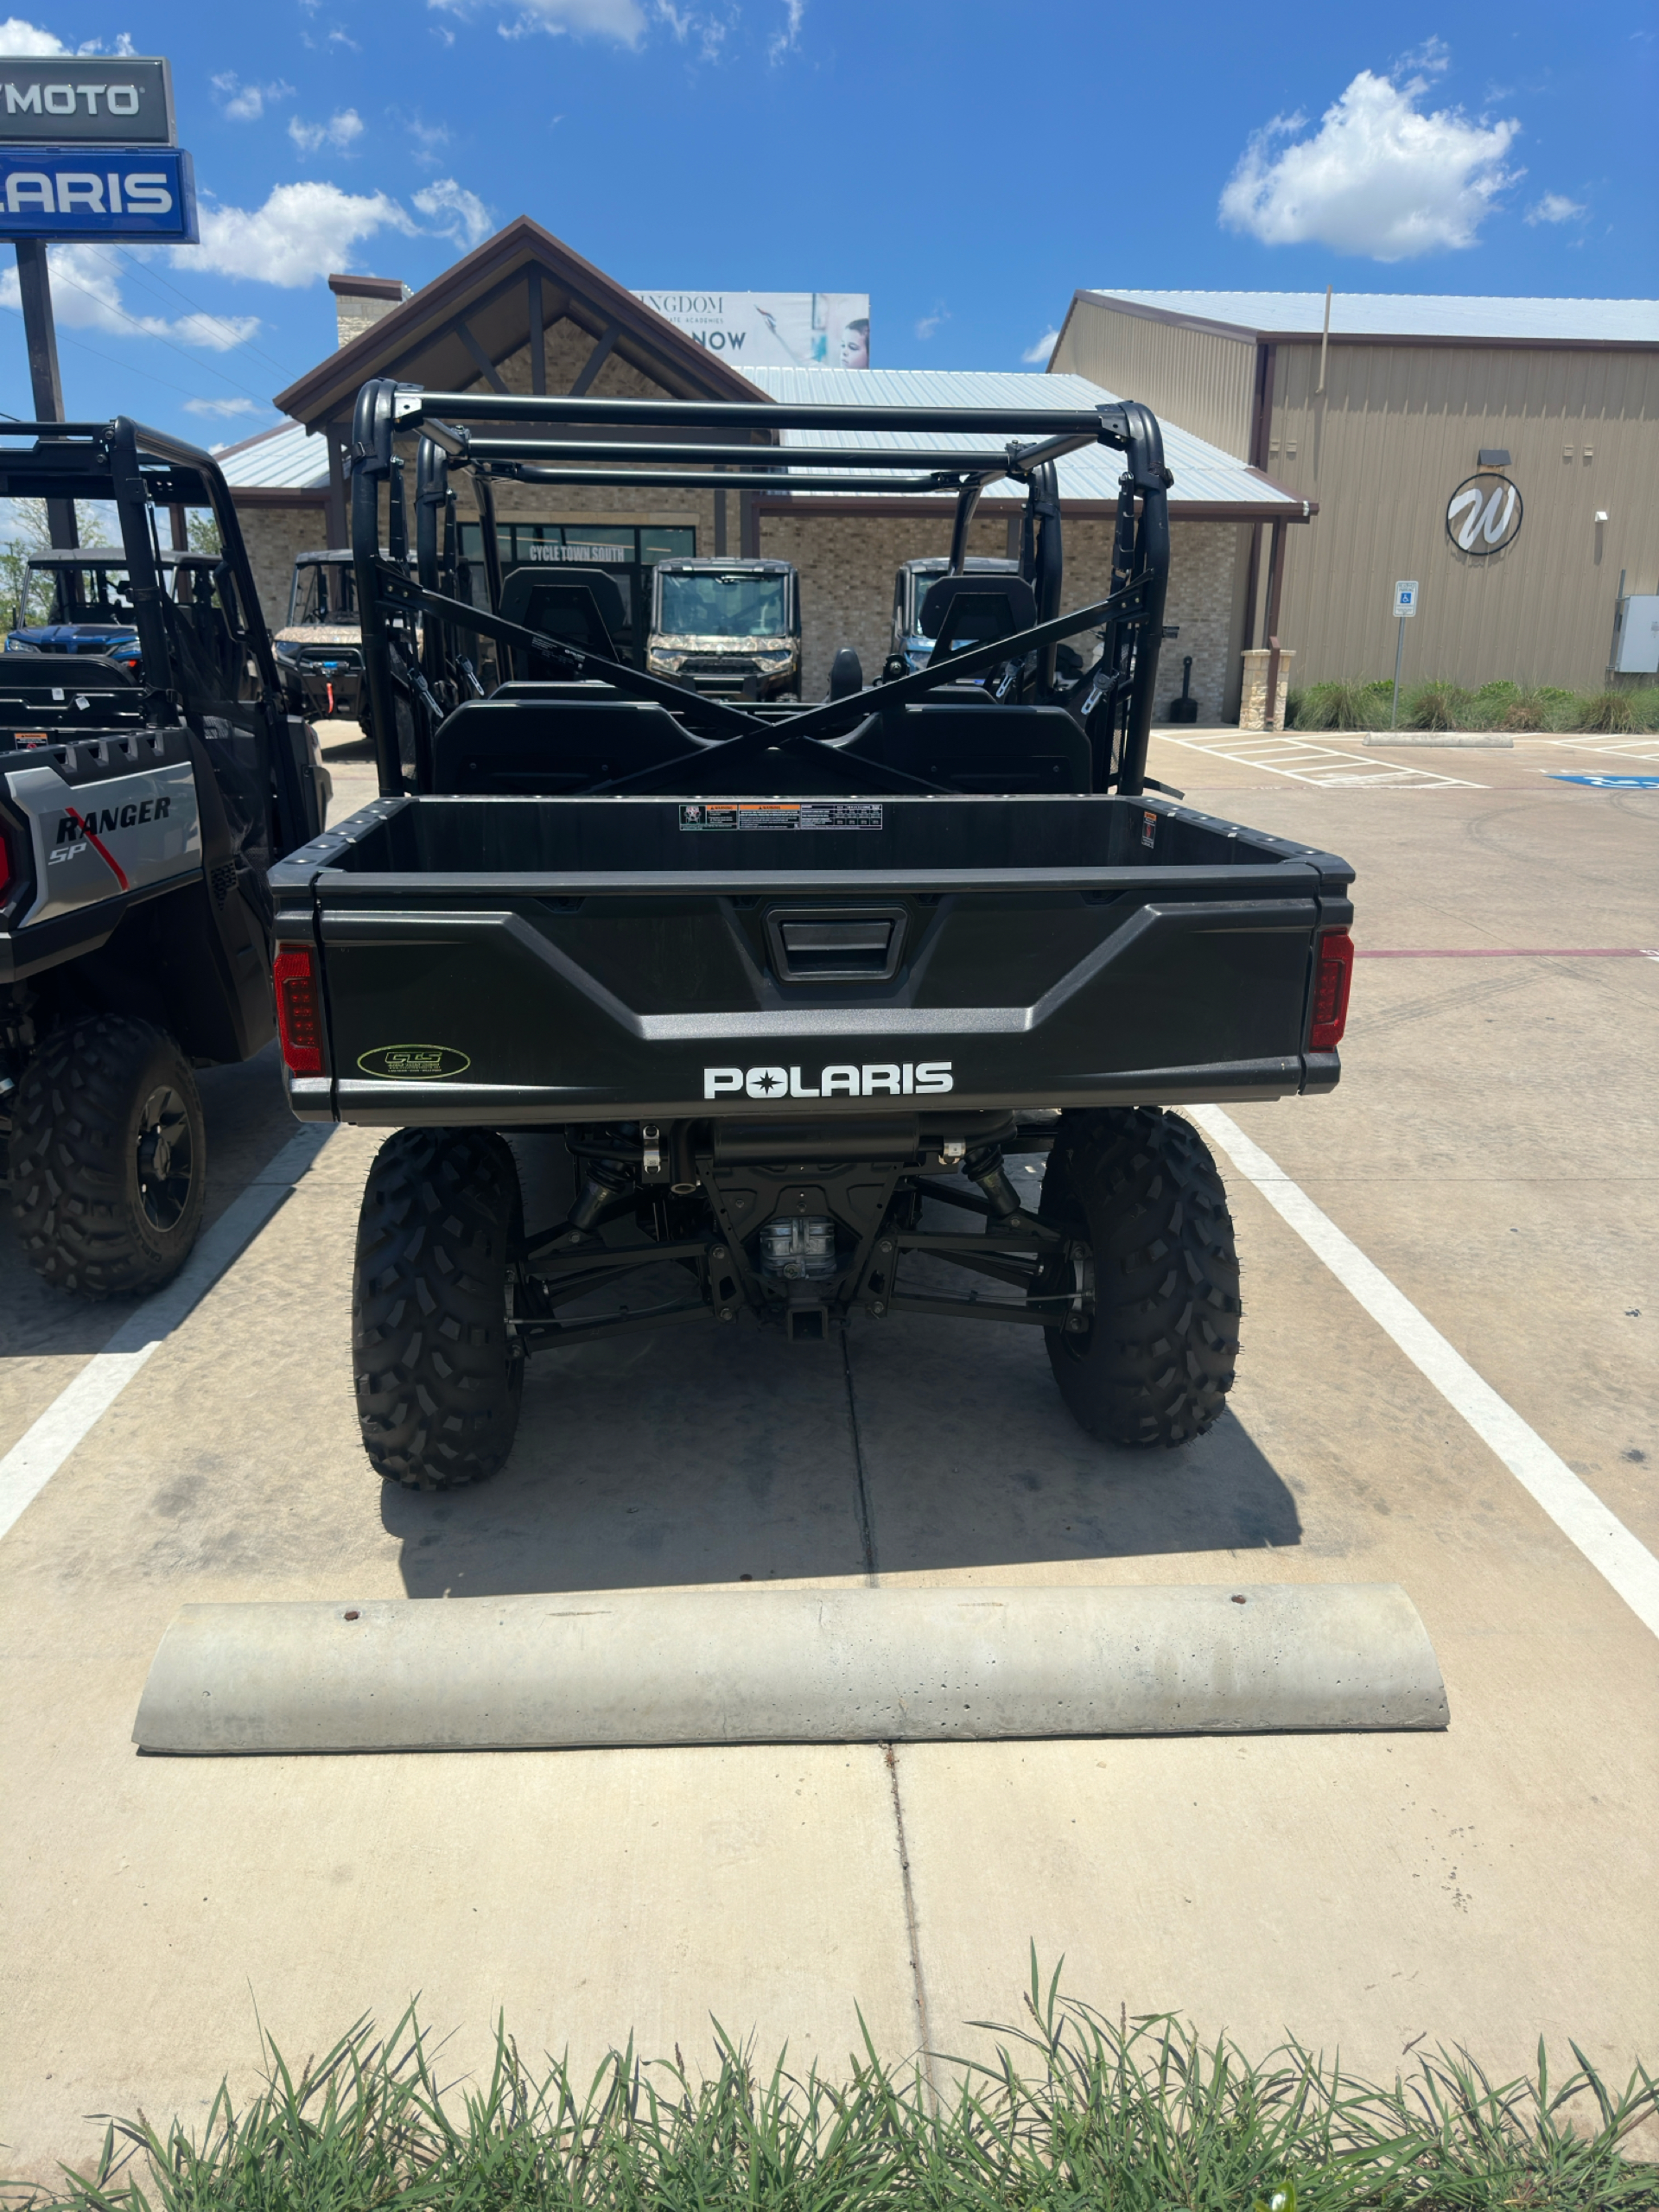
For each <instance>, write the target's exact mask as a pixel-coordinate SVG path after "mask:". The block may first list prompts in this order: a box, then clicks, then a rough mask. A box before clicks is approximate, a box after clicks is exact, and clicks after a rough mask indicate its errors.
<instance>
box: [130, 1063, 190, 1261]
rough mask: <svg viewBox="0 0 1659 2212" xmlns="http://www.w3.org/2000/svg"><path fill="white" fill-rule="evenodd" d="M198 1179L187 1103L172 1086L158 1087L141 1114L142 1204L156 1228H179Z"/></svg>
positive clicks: (139, 1181)
mask: <svg viewBox="0 0 1659 2212" xmlns="http://www.w3.org/2000/svg"><path fill="white" fill-rule="evenodd" d="M194 1176H195V1146H194V1143H193V1141H192V1140H191V1135H190V1117H189V1116H188V1114H187V1113H186V1112H185V1109H184V1101H183V1099H182V1098H181V1097H180V1096H179V1094H178V1092H177V1091H176V1090H174V1088H173V1086H172V1085H171V1084H166V1083H162V1084H157V1085H156V1088H155V1090H152V1091H151V1092H150V1094H149V1097H148V1098H146V1099H145V1101H144V1103H143V1106H142V1107H141V1108H140V1109H139V1112H138V1204H139V1205H140V1207H141V1208H142V1209H143V1217H144V1219H145V1220H146V1221H147V1222H148V1223H149V1225H150V1227H151V1228H152V1229H159V1230H163V1231H165V1230H169V1229H176V1228H177V1227H178V1225H179V1223H180V1222H181V1219H182V1218H183V1216H184V1210H185V1208H186V1206H188V1205H189V1203H190V1186H191V1184H192V1182H193V1180H194Z"/></svg>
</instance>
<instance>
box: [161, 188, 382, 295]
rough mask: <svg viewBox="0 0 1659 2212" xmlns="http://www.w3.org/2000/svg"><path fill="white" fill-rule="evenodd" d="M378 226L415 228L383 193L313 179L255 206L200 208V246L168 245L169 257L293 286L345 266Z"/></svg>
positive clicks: (182, 265) (184, 264) (178, 264)
mask: <svg viewBox="0 0 1659 2212" xmlns="http://www.w3.org/2000/svg"><path fill="white" fill-rule="evenodd" d="M386 230H391V231H398V232H402V233H403V235H404V237H406V238H408V237H415V236H418V235H419V232H420V226H419V225H418V224H417V223H416V221H415V220H414V219H413V217H412V216H410V214H409V213H407V212H406V211H405V210H404V208H402V207H399V206H398V204H397V201H396V200H393V199H391V197H390V195H389V194H386V193H384V192H364V193H353V192H342V191H341V190H340V187H339V186H338V185H337V184H324V183H321V182H320V181H319V182H310V183H304V184H279V185H277V186H276V187H275V188H273V189H272V191H271V193H270V197H269V198H268V199H267V200H266V201H265V203H264V207H251V208H249V207H203V208H202V210H201V244H200V245H180V246H175V247H174V249H173V262H174V265H175V268H179V269H206V270H212V271H213V273H214V274H215V275H216V276H220V277H251V278H255V279H257V281H258V282H260V283H266V284H281V285H283V286H284V287H286V288H288V289H295V288H296V287H298V286H300V285H302V284H310V283H315V281H316V279H317V278H318V277H326V276H327V275H328V274H329V272H330V271H331V270H337V269H346V268H349V267H350V265H351V264H352V261H353V248H354V247H355V246H356V245H358V244H359V241H360V240H362V239H364V238H372V237H373V236H374V234H375V233H376V232H377V231H386Z"/></svg>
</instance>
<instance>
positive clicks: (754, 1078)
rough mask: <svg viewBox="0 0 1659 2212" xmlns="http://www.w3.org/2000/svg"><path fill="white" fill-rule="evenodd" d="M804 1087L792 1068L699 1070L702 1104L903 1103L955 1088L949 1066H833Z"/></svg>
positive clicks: (920, 1063) (817, 1072)
mask: <svg viewBox="0 0 1659 2212" xmlns="http://www.w3.org/2000/svg"><path fill="white" fill-rule="evenodd" d="M813 1072H814V1074H815V1076H816V1080H815V1081H814V1082H811V1083H808V1082H807V1081H806V1080H805V1079H804V1071H802V1070H801V1069H800V1068H798V1067H791V1068H780V1067H761V1068H704V1070H703V1071H702V1095H703V1096H704V1097H705V1098H734V1097H737V1096H743V1097H747V1098H760V1099H767V1098H772V1099H782V1098H909V1097H911V1096H914V1095H915V1094H916V1093H917V1092H922V1093H927V1092H930V1091H931V1092H934V1093H938V1092H939V1091H942V1090H954V1089H955V1087H956V1078H955V1077H954V1076H953V1075H952V1073H951V1063H950V1061H949V1060H919V1061H912V1060H904V1061H898V1060H864V1061H861V1062H859V1063H857V1064H856V1065H855V1063H854V1062H853V1061H851V1060H846V1061H836V1062H835V1063H834V1064H833V1065H830V1066H829V1067H821V1068H818V1069H817V1070H815V1071H813Z"/></svg>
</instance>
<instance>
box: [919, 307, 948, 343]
mask: <svg viewBox="0 0 1659 2212" xmlns="http://www.w3.org/2000/svg"><path fill="white" fill-rule="evenodd" d="M949 321H950V308H948V307H946V306H945V305H944V302H943V301H939V302H936V303H935V306H934V308H933V312H932V313H931V315H923V317H922V318H921V320H920V321H918V323H917V325H916V335H917V336H918V338H920V339H923V340H926V339H929V338H931V336H932V335H933V334H934V332H935V331H936V330H937V329H938V327H939V325H940V324H941V323H942V322H949Z"/></svg>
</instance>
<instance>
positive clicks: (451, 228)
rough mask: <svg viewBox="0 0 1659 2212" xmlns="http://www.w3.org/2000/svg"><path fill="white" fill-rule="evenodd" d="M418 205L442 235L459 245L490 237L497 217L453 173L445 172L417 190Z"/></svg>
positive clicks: (473, 244)
mask: <svg viewBox="0 0 1659 2212" xmlns="http://www.w3.org/2000/svg"><path fill="white" fill-rule="evenodd" d="M415 205H416V207H418V208H419V209H420V211H421V213H422V214H423V215H424V216H425V217H426V218H427V219H428V220H429V222H430V223H431V224H432V226H433V227H434V229H435V231H436V232H437V234H438V236H439V237H440V238H452V239H453V240H454V243H455V244H456V245H464V246H469V247H470V246H475V245H477V244H478V242H479V240H480V238H487V237H488V236H489V234H490V226H491V224H492V223H493V220H494V218H493V216H492V214H491V213H490V211H489V209H488V208H487V207H486V206H485V205H484V202H483V201H482V200H480V198H479V196H478V194H476V193H475V192H468V191H467V189H466V188H465V187H464V186H461V185H459V184H457V183H456V182H455V180H454V177H452V176H441V177H438V178H437V179H435V181H434V182H432V183H431V184H429V185H426V186H424V187H423V188H422V190H420V191H419V192H417V193H416V194H415Z"/></svg>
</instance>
